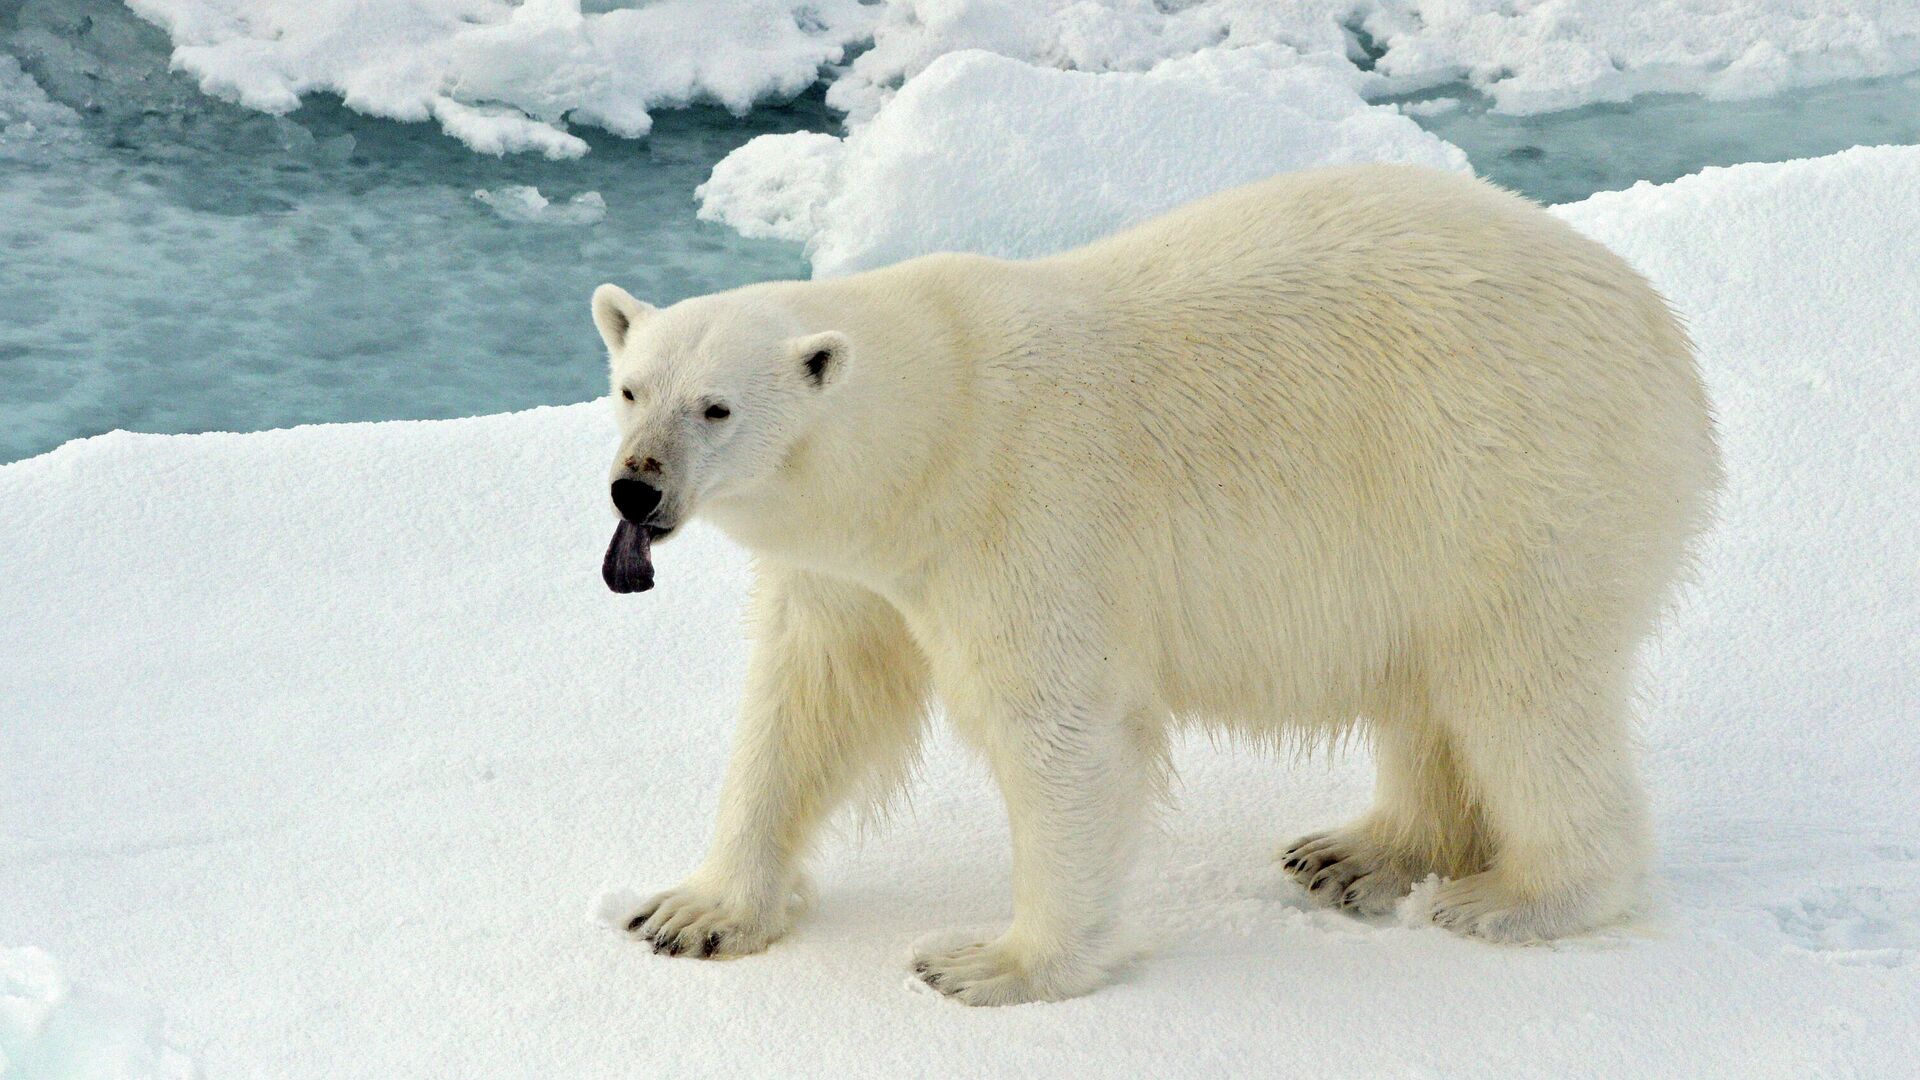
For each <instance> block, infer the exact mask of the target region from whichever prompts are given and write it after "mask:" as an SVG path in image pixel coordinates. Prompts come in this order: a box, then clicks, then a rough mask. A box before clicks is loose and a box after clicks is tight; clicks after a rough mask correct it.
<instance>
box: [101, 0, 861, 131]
mask: <svg viewBox="0 0 1920 1080" xmlns="http://www.w3.org/2000/svg"><path fill="white" fill-rule="evenodd" d="M128 4H129V6H131V7H132V8H133V10H135V11H136V12H138V13H139V14H140V15H142V16H143V17H145V18H147V19H149V20H151V21H153V22H155V23H157V24H159V25H160V26H161V27H163V28H165V29H166V31H167V32H168V34H169V35H171V37H172V39H173V42H174V46H175V48H174V52H173V62H174V64H175V66H177V67H180V68H183V69H185V70H186V71H188V72H190V73H191V74H192V75H193V76H194V77H195V78H196V79H198V80H199V83H200V86H201V87H202V89H204V90H206V91H207V92H208V93H212V94H216V95H219V96H221V97H224V98H229V99H231V100H234V101H238V102H241V103H242V104H245V105H248V106H250V107H252V108H256V109H263V110H266V111H268V112H276V113H284V112H287V111H289V110H291V109H293V108H294V107H295V106H296V105H298V104H299V102H300V98H301V97H302V96H303V95H305V94H308V93H312V92H314V91H331V92H333V93H337V94H339V95H340V96H341V97H342V98H343V99H344V100H345V101H346V103H347V105H348V106H349V107H351V108H354V109H357V110H359V111H361V112H365V113H370V114H372V115H375V116H386V117H393V118H395V119H401V120H425V119H428V118H432V119H435V120H437V121H439V123H440V125H441V126H442V127H444V128H445V129H446V130H447V132H448V133H449V134H452V135H453V136H455V137H456V138H458V139H460V140H462V141H463V142H465V143H467V144H468V145H469V146H472V147H473V148H475V149H476V150H482V151H486V152H489V153H506V152H511V151H518V150H537V151H539V152H541V153H543V154H545V155H547V156H548V157H577V156H579V155H580V154H584V153H585V152H586V150H587V144H586V143H585V142H583V141H581V140H580V139H579V138H578V137H577V136H574V135H570V134H568V133H567V131H566V125H567V124H568V123H569V122H577V123H585V124H592V125H595V126H598V127H602V128H605V129H607V130H608V131H612V132H614V133H615V134H618V135H625V136H640V135H645V134H646V133H647V131H648V130H649V128H650V127H651V126H652V116H651V111H652V110H654V109H657V108H661V107H663V106H674V105H685V104H688V103H691V102H696V101H714V102H719V103H720V104H723V105H725V106H727V107H728V108H729V109H733V110H735V111H742V110H745V109H748V108H750V107H752V106H753V105H754V104H756V103H758V102H761V101H764V100H768V99H778V98H787V97H792V96H793V95H795V94H798V93H800V92H801V91H802V90H804V89H806V88H807V87H808V86H810V85H812V84H813V83H814V82H815V81H816V80H817V79H818V78H819V73H820V68H821V65H823V64H831V63H836V62H838V61H840V60H841V59H843V58H844V56H845V54H846V49H847V47H848V46H849V45H850V44H852V43H854V42H857V41H861V40H864V39H865V38H866V37H867V36H868V35H869V34H870V32H871V26H872V23H873V20H874V17H875V15H874V9H872V8H869V7H868V6H866V5H863V4H861V3H859V2H858V0H805V2H798V0H725V2H718V3H716V2H708V0H660V2H657V3H650V4H646V5H643V6H638V7H622V8H617V9H614V10H596V11H592V12H583V11H582V10H581V7H580V2H579V0H526V2H524V3H518V4H515V3H508V2H506V0H394V2H393V3H382V4H368V3H365V2H363V0H128Z"/></svg>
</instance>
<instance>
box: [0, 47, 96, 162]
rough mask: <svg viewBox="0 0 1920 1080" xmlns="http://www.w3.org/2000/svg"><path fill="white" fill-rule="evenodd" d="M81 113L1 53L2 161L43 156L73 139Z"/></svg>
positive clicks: (0, 148) (0, 154)
mask: <svg viewBox="0 0 1920 1080" xmlns="http://www.w3.org/2000/svg"><path fill="white" fill-rule="evenodd" d="M78 120H79V116H78V114H76V113H75V112H74V111H73V110H72V109H69V108H67V107H66V106H65V105H62V104H60V103H59V102H57V101H54V100H52V99H51V98H49V97H47V95H46V93H45V92H44V91H42V90H41V89H40V84H39V83H37V82H35V81H34V80H33V77H32V76H31V75H28V74H27V73H26V72H24V71H22V70H21V69H20V62H19V61H18V60H15V59H14V58H13V57H11V56H8V55H7V54H6V53H0V161H28V160H36V159H39V158H43V157H44V156H45V155H46V154H47V153H48V152H49V151H50V150H51V149H53V148H54V147H57V146H61V145H64V144H66V143H68V142H69V141H70V140H71V139H72V138H73V133H72V130H71V128H72V125H73V124H74V123H75V122H77V121H78Z"/></svg>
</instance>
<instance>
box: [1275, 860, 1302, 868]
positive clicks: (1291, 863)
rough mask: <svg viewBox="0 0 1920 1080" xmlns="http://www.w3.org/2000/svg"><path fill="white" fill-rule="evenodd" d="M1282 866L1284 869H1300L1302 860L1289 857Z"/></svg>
mask: <svg viewBox="0 0 1920 1080" xmlns="http://www.w3.org/2000/svg"><path fill="white" fill-rule="evenodd" d="M1280 868H1281V869H1282V870H1298V869H1300V860H1299V859H1288V860H1287V861H1286V862H1283V863H1281V864H1280Z"/></svg>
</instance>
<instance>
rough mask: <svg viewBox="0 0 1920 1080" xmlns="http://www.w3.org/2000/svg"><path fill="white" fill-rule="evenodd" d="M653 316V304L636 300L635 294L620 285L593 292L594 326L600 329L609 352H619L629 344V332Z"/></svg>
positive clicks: (607, 286)
mask: <svg viewBox="0 0 1920 1080" xmlns="http://www.w3.org/2000/svg"><path fill="white" fill-rule="evenodd" d="M652 314H653V306H652V305H651V304H644V303H641V302H640V301H638V300H635V299H634V298H633V294H631V293H629V292H627V290H625V289H623V288H621V287H620V286H618V285H602V286H600V287H599V288H597V289H595V290H593V325H595V326H597V327H599V328H600V337H601V339H602V340H604V341H605V342H606V343H607V351H608V352H619V351H620V346H622V345H625V344H626V343H627V332H628V331H629V330H632V329H633V326H634V324H635V323H638V322H643V321H645V320H646V318H647V316H649V315H652Z"/></svg>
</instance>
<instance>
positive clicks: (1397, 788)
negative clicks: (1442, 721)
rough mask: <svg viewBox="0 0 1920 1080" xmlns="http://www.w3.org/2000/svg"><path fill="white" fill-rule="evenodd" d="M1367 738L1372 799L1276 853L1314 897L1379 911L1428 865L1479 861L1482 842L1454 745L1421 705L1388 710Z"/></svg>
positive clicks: (1467, 867) (1474, 865)
mask: <svg viewBox="0 0 1920 1080" xmlns="http://www.w3.org/2000/svg"><path fill="white" fill-rule="evenodd" d="M1372 741H1373V751H1374V759H1375V763H1376V768H1377V770H1378V774H1377V779H1376V781H1375V784H1374V803H1373V806H1372V807H1371V808H1370V809H1369V810H1368V811H1367V813H1366V814H1365V815H1363V816H1362V817H1361V818H1359V819H1358V820H1356V821H1353V822H1349V823H1348V824H1347V825H1344V826H1342V827H1340V828H1338V829H1333V830H1330V831H1327V832H1320V833H1313V834H1310V835H1307V836H1304V837H1301V838H1300V839H1299V840H1296V841H1294V842H1293V843H1292V844H1291V845H1289V846H1288V847H1287V848H1286V849H1285V850H1284V851H1282V852H1281V853H1280V859H1281V867H1282V869H1284V870H1286V872H1287V873H1289V874H1291V875H1292V876H1293V878H1294V879H1295V880H1296V881H1298V882H1300V884H1301V885H1303V886H1305V887H1306V889H1307V892H1308V894H1309V895H1311V896H1312V897H1313V898H1314V899H1316V900H1319V901H1320V902H1322V903H1324V904H1328V905H1330V906H1333V907H1342V908H1353V909H1355V910H1357V911H1359V912H1361V913H1363V914H1368V915H1378V914H1383V913H1385V912H1386V911H1388V910H1389V909H1391V908H1392V907H1393V905H1394V904H1396V903H1398V902H1399V900H1400V898H1401V897H1403V896H1405V895H1407V893H1408V892H1409V891H1410V890H1411V889H1412V888H1413V885H1414V883H1415V882H1417V881H1419V880H1421V879H1422V878H1424V877H1426V876H1427V875H1428V874H1430V873H1435V872H1438V873H1442V874H1454V875H1459V874H1466V873H1471V872H1472V871H1474V870H1478V869H1480V868H1481V866H1483V865H1484V862H1485V858H1486V855H1485V847H1486V845H1485V842H1484V839H1483V836H1482V833H1481V830H1480V827H1479V824H1478V814H1477V812H1476V811H1475V809H1474V807H1473V806H1472V804H1471V803H1470V802H1469V801H1468V798H1467V787H1466V784H1465V781H1464V780H1463V779H1462V777H1461V775H1460V771H1459V768H1458V766H1457V763H1456V761H1455V757H1454V752H1453V749H1452V747H1451V746H1450V745H1449V743H1448V740H1447V738H1446V736H1445V735H1444V734H1443V733H1441V732H1440V731H1438V730H1436V729H1434V728H1433V727H1432V726H1431V725H1430V724H1428V723H1427V722H1426V716H1425V710H1424V709H1417V710H1407V712H1406V714H1405V715H1399V716H1389V717H1388V718H1386V719H1385V720H1384V721H1383V722H1381V723H1380V724H1378V725H1376V726H1375V728H1374V731H1373V739H1372Z"/></svg>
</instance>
